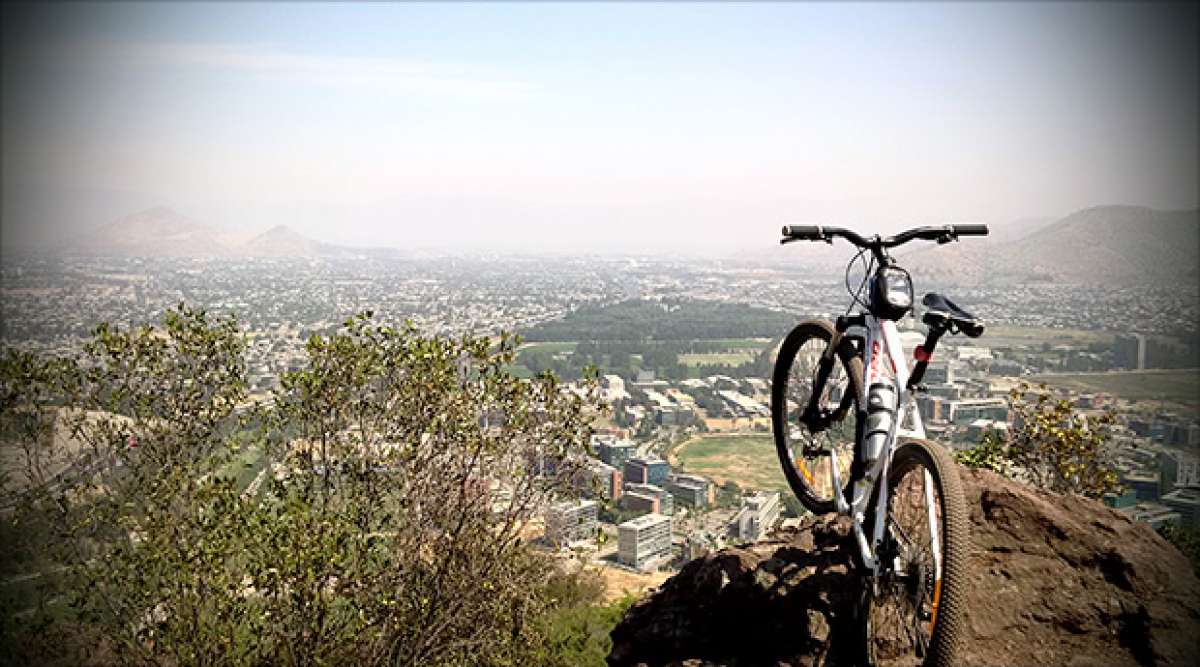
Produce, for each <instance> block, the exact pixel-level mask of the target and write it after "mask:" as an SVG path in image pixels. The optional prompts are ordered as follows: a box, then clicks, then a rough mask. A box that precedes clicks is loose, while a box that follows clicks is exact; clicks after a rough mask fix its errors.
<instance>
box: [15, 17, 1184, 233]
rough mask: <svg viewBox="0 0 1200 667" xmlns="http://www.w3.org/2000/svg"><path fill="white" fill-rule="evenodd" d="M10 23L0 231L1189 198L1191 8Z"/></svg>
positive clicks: (449, 229)
mask: <svg viewBox="0 0 1200 667" xmlns="http://www.w3.org/2000/svg"><path fill="white" fill-rule="evenodd" d="M3 11H4V17H3V19H4V21H3V23H4V27H3V31H4V32H3V36H4V42H3V78H2V84H0V85H2V96H0V140H2V144H0V145H2V147H3V162H2V172H0V187H2V192H0V194H2V198H0V204H2V209H0V222H2V226H0V243H4V244H5V245H24V244H34V243H43V244H44V243H55V242H61V241H62V240H63V239H67V238H70V237H72V236H74V235H77V234H79V233H81V232H82V231H84V230H88V229H94V228H96V227H99V226H101V225H104V224H106V223H109V222H111V221H112V220H114V219H116V218H119V217H121V216H123V215H126V214H129V213H133V212H135V211H138V210H140V209H145V208H149V207H153V206H159V205H165V206H169V207H171V208H174V209H175V210H177V211H179V212H180V213H182V214H183V215H185V216H188V217H190V218H193V219H196V220H198V221H201V222H204V223H206V224H210V225H213V226H215V227H219V228H223V229H227V230H233V231H238V232H244V233H251V232H254V231H259V230H265V229H266V228H268V227H271V226H273V225H277V224H286V225H289V226H291V227H293V228H294V229H296V230H297V231H300V232H301V233H304V234H307V235H309V236H312V237H314V238H317V239H320V240H322V241H327V242H334V243H343V244H350V245H377V246H394V247H401V248H404V247H440V248H463V249H470V250H476V249H483V248H494V249H497V250H521V251H530V250H545V251H548V252H581V253H582V252H609V251H616V252H631V251H636V252H655V253H671V252H679V253H693V252H702V253H704V252H706V253H714V252H715V253H720V252H726V251H737V250H744V249H749V248H757V247H770V246H772V245H773V244H774V243H775V242H776V240H777V237H778V229H779V227H780V226H781V225H782V224H786V223H818V224H819V223H824V224H840V225H845V226H851V227H856V228H858V229H861V230H863V231H868V232H874V231H878V232H888V231H895V230H898V229H901V228H904V227H908V226H912V225H916V224H937V223H946V222H988V223H992V224H1003V223H1005V222H1008V221H1011V220H1015V219H1019V218H1024V217H1030V216H1038V217H1042V216H1062V215H1066V214H1068V213H1070V212H1072V211H1075V210H1078V209H1081V208H1086V207H1090V206H1096V205H1103V204H1116V203H1121V204H1137V205H1145V206H1151V207H1154V208H1162V209H1179V208H1193V207H1196V206H1197V204H1198V201H1197V200H1198V192H1197V191H1198V186H1197V183H1198V182H1200V174H1198V170H1197V159H1198V158H1197V156H1198V155H1200V132H1198V122H1200V121H1198V120H1197V119H1200V108H1198V104H1197V100H1198V97H1200V94H1198V90H1197V83H1198V79H1200V75H1198V72H1197V63H1198V62H1200V51H1198V48H1197V34H1198V33H1200V19H1198V18H1197V17H1198V13H1197V10H1196V8H1195V7H1194V6H1192V7H1188V6H1186V5H1150V4H1147V3H1141V4H1136V5H1126V4H1119V3H1094V4H1093V3H1066V4H1034V3H999V4H985V3H961V4H960V3H933V4H902V3H884V4H840V3H839V4H834V3H756V4H734V3H717V2H707V3H696V4H684V3H665V4H650V3H632V2H626V3H613V4H607V3H565V2H564V3H530V4H522V3H515V2H503V3H500V2H498V3H479V4H476V3H465V2H463V3H440V4H408V3H405V4H388V3H361V4H356V3H332V4H320V3H314V2H305V3H297V4H286V3H282V2H276V3H267V4H248V3H212V4H183V3H148V2H138V3H129V4H119V5H99V4H84V3H64V4H57V5H50V6H39V7H23V6H16V5H11V6H6V7H5V9H4V10H3Z"/></svg>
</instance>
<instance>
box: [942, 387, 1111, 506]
mask: <svg viewBox="0 0 1200 667" xmlns="http://www.w3.org/2000/svg"><path fill="white" fill-rule="evenodd" d="M1009 404H1010V407H1011V410H1012V412H1013V429H1012V433H1011V434H1010V435H1008V436H1007V437H1006V438H1005V437H1002V436H997V435H996V434H994V433H988V434H985V435H984V437H983V439H982V440H981V442H980V443H979V444H978V445H976V446H975V447H974V448H972V449H969V450H966V451H964V452H960V453H959V455H958V460H959V461H960V462H962V463H964V464H966V465H970V466H973V467H978V468H988V469H991V470H994V471H997V472H1001V473H1007V474H1011V475H1014V476H1018V477H1027V478H1028V479H1029V480H1030V481H1032V482H1033V483H1034V484H1036V485H1037V486H1040V487H1042V488H1044V489H1048V490H1050V491H1054V492H1056V493H1079V494H1082V495H1085V496H1089V497H1092V498H1099V497H1100V496H1103V495H1104V494H1105V493H1109V492H1111V491H1114V490H1116V489H1117V488H1118V483H1117V482H1118V478H1117V474H1116V472H1115V471H1114V469H1113V465H1112V462H1111V461H1109V460H1108V457H1107V455H1106V453H1105V451H1104V447H1105V444H1106V443H1107V442H1108V439H1109V436H1110V432H1111V428H1112V425H1113V423H1114V421H1115V414H1114V413H1113V412H1111V411H1107V412H1103V413H1099V414H1095V415H1090V416H1089V415H1084V414H1082V413H1080V412H1077V411H1076V410H1075V409H1074V407H1073V406H1072V405H1071V402H1070V401H1068V400H1065V399H1056V398H1054V397H1053V396H1052V395H1051V394H1050V393H1049V391H1048V390H1047V389H1046V387H1045V386H1044V385H1043V386H1041V387H1039V389H1038V391H1036V392H1033V391H1031V390H1030V388H1029V385H1027V384H1025V383H1022V384H1021V385H1020V386H1018V387H1017V388H1016V389H1014V390H1013V391H1012V392H1011V394H1010V395H1009Z"/></svg>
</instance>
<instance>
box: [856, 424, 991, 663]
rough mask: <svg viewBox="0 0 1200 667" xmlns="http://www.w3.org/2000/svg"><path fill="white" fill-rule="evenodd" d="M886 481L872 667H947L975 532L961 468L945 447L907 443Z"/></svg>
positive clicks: (959, 626)
mask: <svg viewBox="0 0 1200 667" xmlns="http://www.w3.org/2000/svg"><path fill="white" fill-rule="evenodd" d="M887 484H888V494H887V514H886V521H887V523H886V529H885V530H884V536H883V543H882V544H880V545H879V547H878V549H877V554H876V555H877V557H878V558H879V566H880V575H879V577H878V579H876V580H875V582H874V586H873V590H872V591H870V592H869V593H868V594H867V605H868V609H867V614H866V618H865V622H866V628H865V630H866V636H867V650H868V651H869V653H870V656H869V657H870V664H873V665H878V666H879V667H884V666H886V665H910V664H921V665H926V666H929V667H949V666H950V665H954V664H956V660H957V652H958V648H959V645H960V643H961V640H962V637H963V634H964V633H965V632H966V629H967V627H966V611H967V610H966V604H967V590H966V587H967V554H968V551H969V550H970V535H969V533H968V530H969V528H968V525H969V524H968V520H967V506H966V501H965V500H964V499H963V491H962V482H961V481H960V480H959V477H958V469H957V468H956V467H955V465H954V463H953V462H951V460H950V458H949V457H948V456H947V455H946V453H945V450H944V449H943V448H942V447H941V446H939V445H937V444H935V443H932V442H928V441H912V442H906V443H904V444H902V445H900V447H899V448H897V449H896V453H895V455H894V456H893V458H892V463H891V469H890V471H889V473H888V480H887ZM872 505H874V503H872ZM870 512H871V516H874V515H875V509H874V507H872V508H871V510H870Z"/></svg>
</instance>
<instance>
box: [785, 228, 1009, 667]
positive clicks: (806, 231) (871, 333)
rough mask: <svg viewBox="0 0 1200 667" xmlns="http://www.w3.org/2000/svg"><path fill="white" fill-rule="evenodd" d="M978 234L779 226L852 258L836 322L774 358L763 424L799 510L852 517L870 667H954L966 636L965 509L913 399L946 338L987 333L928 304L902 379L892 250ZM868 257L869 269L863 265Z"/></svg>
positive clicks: (903, 303) (809, 325) (903, 281)
mask: <svg viewBox="0 0 1200 667" xmlns="http://www.w3.org/2000/svg"><path fill="white" fill-rule="evenodd" d="M987 233H988V229H987V226H986V225H946V226H939V227H918V228H916V229H910V230H907V231H904V232H901V233H899V234H896V235H895V236H890V237H886V238H881V237H880V236H878V235H873V236H869V237H863V236H861V235H859V234H857V233H855V232H853V231H850V230H848V229H843V228H840V227H821V226H807V225H805V226H794V225H793V226H785V227H784V228H783V236H784V238H783V239H782V240H781V241H780V243H781V244H783V243H791V242H793V241H824V242H826V243H830V244H832V243H833V240H834V239H835V238H839V237H840V238H843V239H846V240H847V241H849V242H850V243H852V244H854V245H855V246H857V247H858V248H859V252H858V253H857V254H856V255H855V256H854V257H853V258H852V259H851V260H850V264H849V265H848V266H847V268H846V288H847V290H848V291H849V292H850V295H851V297H852V299H853V301H852V302H851V304H850V307H849V308H847V310H846V314H844V315H842V316H839V317H838V318H837V319H836V320H835V321H834V322H832V323H831V322H829V321H828V320H823V319H818V320H807V321H804V322H801V323H800V324H798V325H797V326H796V327H795V328H794V329H793V330H792V331H791V332H790V333H789V334H788V336H787V337H786V338H785V339H784V341H783V343H782V345H781V346H780V348H779V352H778V356H777V358H776V362H775V370H774V375H773V377H772V383H771V425H772V430H773V432H774V437H775V446H776V449H777V451H778V453H779V460H780V464H781V465H782V466H783V472H784V476H785V477H786V478H787V481H788V484H789V485H790V486H791V488H792V491H793V492H794V493H795V494H796V496H797V498H799V500H800V502H801V503H802V504H803V505H804V506H805V507H806V508H808V509H809V510H810V511H812V512H813V513H814V514H828V513H832V512H837V513H839V514H842V515H847V516H850V517H851V519H852V521H851V531H852V534H853V540H854V542H855V544H856V546H857V550H856V553H855V554H854V561H853V562H854V564H855V566H856V567H857V569H858V570H859V572H860V573H862V575H863V582H864V586H863V591H862V597H861V599H860V605H859V612H860V619H859V622H860V623H861V631H862V638H863V646H864V655H863V662H865V663H867V664H868V665H874V664H877V662H878V661H879V660H884V661H896V660H901V659H905V660H908V661H911V660H912V658H913V657H915V658H917V659H920V660H921V662H922V664H924V665H931V666H936V667H946V666H948V665H953V664H955V661H956V652H957V650H958V647H959V644H960V640H961V639H962V635H963V633H964V632H965V631H966V618H965V614H966V586H967V558H968V551H969V549H970V536H969V534H968V517H967V509H966V502H965V500H964V499H963V491H962V483H961V481H960V480H959V476H958V471H957V469H956V468H955V466H954V464H953V462H952V460H951V459H950V457H949V456H948V455H947V453H946V451H945V450H944V449H943V448H942V447H940V446H939V445H937V444H935V443H932V442H930V441H928V440H926V439H925V428H924V425H923V424H922V422H921V415H920V412H919V411H918V410H917V406H916V401H915V399H914V395H915V394H916V393H917V392H918V391H920V390H921V389H922V386H921V384H920V383H921V381H922V379H923V378H924V375H925V371H926V368H927V367H928V364H929V361H930V360H931V359H932V357H933V353H934V350H935V349H936V347H937V343H938V341H939V339H940V338H941V337H942V336H943V335H945V334H947V333H950V334H951V335H953V334H957V333H962V334H965V335H966V336H968V337H971V338H975V337H978V336H980V335H982V334H983V330H984V326H983V323H982V322H981V321H980V320H978V319H977V318H975V317H974V316H972V315H971V314H970V313H968V312H966V311H965V310H963V309H961V308H959V307H958V306H957V305H956V304H955V303H954V302H953V301H951V300H950V299H948V298H946V297H944V296H942V295H940V294H936V293H930V294H926V295H925V297H924V299H923V303H924V306H925V312H924V315H923V317H922V322H924V324H926V325H927V326H928V327H929V328H928V332H927V334H926V337H925V342H924V343H922V344H921V345H920V346H918V347H917V348H916V349H915V351H914V357H915V364H914V365H913V367H912V370H911V372H910V371H909V367H908V363H907V361H906V358H907V356H906V354H905V352H904V349H903V347H902V345H901V341H900V334H899V330H898V328H897V325H896V323H897V321H899V320H900V319H902V318H903V317H905V316H906V315H907V314H908V313H909V312H910V311H911V310H912V307H913V287H912V277H911V275H910V274H909V273H908V271H906V270H904V269H903V268H901V267H900V266H899V265H898V264H897V263H896V260H895V259H893V258H892V256H891V255H890V254H889V252H888V251H889V250H890V249H892V248H895V247H897V246H900V245H903V244H905V243H908V242H909V241H914V240H929V241H936V242H938V243H939V244H944V243H949V242H951V241H957V240H958V238H959V237H960V236H985V235H987ZM867 253H869V254H870V260H869V261H867V260H862V258H863V256H864V254H867ZM860 260H862V263H864V264H865V265H866V271H865V273H864V276H863V280H862V282H861V283H860V284H859V286H858V289H857V290H853V289H852V288H851V287H850V271H851V268H852V267H853V266H854V265H855V263H856V262H859V261H860ZM864 287H866V288H867V299H866V300H865V301H864V300H863V299H862V294H863V289H864ZM856 306H859V307H861V308H860V310H859V312H856V313H854V314H851V311H853V310H855V307H856ZM864 373H865V375H864ZM860 397H865V399H866V400H865V402H864V401H861V400H860ZM851 419H852V420H853V421H851ZM884 480H886V481H887V483H886V484H883V483H882V482H883V481H884Z"/></svg>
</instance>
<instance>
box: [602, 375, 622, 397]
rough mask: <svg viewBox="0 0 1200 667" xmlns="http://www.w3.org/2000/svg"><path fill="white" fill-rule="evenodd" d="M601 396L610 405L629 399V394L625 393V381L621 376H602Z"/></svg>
mask: <svg viewBox="0 0 1200 667" xmlns="http://www.w3.org/2000/svg"><path fill="white" fill-rule="evenodd" d="M600 395H601V398H603V399H604V400H605V401H608V402H609V403H611V402H613V401H619V400H625V399H628V398H629V392H627V391H625V380H622V379H621V376H620V375H601V376H600Z"/></svg>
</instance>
